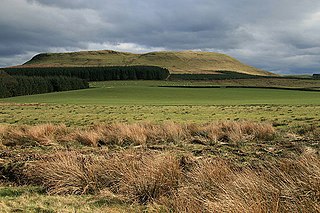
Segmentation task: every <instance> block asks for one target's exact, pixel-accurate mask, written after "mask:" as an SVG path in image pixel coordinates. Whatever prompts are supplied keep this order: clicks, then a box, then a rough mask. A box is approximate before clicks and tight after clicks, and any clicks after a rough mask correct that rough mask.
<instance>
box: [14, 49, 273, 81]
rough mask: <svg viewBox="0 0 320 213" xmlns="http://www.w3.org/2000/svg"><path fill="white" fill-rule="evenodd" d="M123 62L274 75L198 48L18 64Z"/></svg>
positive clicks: (42, 58) (46, 56)
mask: <svg viewBox="0 0 320 213" xmlns="http://www.w3.org/2000/svg"><path fill="white" fill-rule="evenodd" d="M126 65H152V66H160V67H164V68H167V69H169V71H170V72H171V73H201V74H207V73H211V74H212V73H215V71H218V70H227V71H235V72H241V73H247V74H252V75H268V76H270V75H275V74H273V73H270V72H267V71H264V70H260V69H257V68H255V67H251V66H248V65H246V64H243V63H241V62H240V61H238V60H236V59H234V58H232V57H230V56H228V55H225V54H220V53H213V52H198V51H181V52H175V51H162V52H150V53H145V54H133V53H128V52H117V51H112V50H101V51H81V52H72V53H42V54H38V55H36V56H34V57H33V58H32V59H31V60H30V61H28V62H26V63H25V64H23V65H21V66H19V67H50V66H55V67H56V66H126Z"/></svg>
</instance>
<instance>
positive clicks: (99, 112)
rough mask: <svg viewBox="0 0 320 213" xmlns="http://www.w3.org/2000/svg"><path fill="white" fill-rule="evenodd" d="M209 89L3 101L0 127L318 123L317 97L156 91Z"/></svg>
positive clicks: (119, 88)
mask: <svg viewBox="0 0 320 213" xmlns="http://www.w3.org/2000/svg"><path fill="white" fill-rule="evenodd" d="M209 84H210V85H212V83H203V82H202V83H190V82H159V81H118V82H116V81H113V82H95V83H91V86H92V88H90V89H86V90H78V91H68V92H59V93H50V94H41V95H32V96H21V97H14V98H7V99H1V100H0V102H1V103H0V109H1V114H0V123H2V124H38V123H65V124H67V125H69V126H70V125H71V126H73V125H80V126H86V125H92V124H95V123H112V122H129V123H133V122H140V121H153V122H163V121H168V120H172V121H177V122H195V123H205V122H211V121H218V120H253V121H268V122H272V123H274V125H275V126H282V127H287V126H301V125H305V124H316V125H318V124H319V115H320V113H319V112H320V93H319V92H308V91H291V90H274V89H242V88H162V87H157V86H159V85H162V86H163V85H209ZM215 85H216V84H215Z"/></svg>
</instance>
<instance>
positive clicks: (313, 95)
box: [1, 81, 320, 106]
mask: <svg viewBox="0 0 320 213" xmlns="http://www.w3.org/2000/svg"><path fill="white" fill-rule="evenodd" d="M162 84H163V83H162V82H155V81H131V82H130V81H127V82H126V81H124V82H100V83H93V84H92V86H93V88H90V89H85V90H77V91H68V92H59V93H50V94H41V95H32V96H22V97H14V98H8V99H3V100H1V101H2V102H14V103H55V104H98V105H142V106H144V105H248V104H250V105H252V104H287V105H297V104H299V105H301V104H320V93H319V92H310V91H291V90H281V89H279V90H275V89H255V88H168V87H158V85H162ZM165 84H170V83H165Z"/></svg>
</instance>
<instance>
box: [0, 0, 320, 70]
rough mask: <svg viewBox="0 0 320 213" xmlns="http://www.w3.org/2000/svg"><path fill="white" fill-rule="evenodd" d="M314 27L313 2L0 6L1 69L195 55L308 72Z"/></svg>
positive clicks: (314, 53)
mask: <svg viewBox="0 0 320 213" xmlns="http://www.w3.org/2000/svg"><path fill="white" fill-rule="evenodd" d="M319 23H320V2H319V1H318V0H308V1H298V0H269V1H256V0H227V1H226V0H175V1H172V0H148V1H147V0H135V1H132V0H108V1H103V0H91V1H86V0H72V1H68V0H2V3H1V7H0V29H1V31H0V42H1V43H0V66H7V65H13V64H16V63H22V62H23V61H22V60H25V58H28V57H31V56H32V54H35V53H38V52H46V51H74V50H85V49H116V50H122V51H134V52H145V51H153V50H163V49H168V50H183V49H197V50H198V49H201V50H207V51H219V52H223V53H227V54H230V55H232V56H235V57H237V58H238V59H240V60H242V61H244V62H247V63H249V64H251V65H254V66H257V67H260V68H264V69H267V70H271V71H277V72H281V71H282V72H287V73H290V72H297V73H298V72H310V71H315V70H316V69H317V67H320V48H319V47H320V39H319V36H318V35H319V34H320V24H319ZM15 59H16V60H15ZM319 69H320V68H319Z"/></svg>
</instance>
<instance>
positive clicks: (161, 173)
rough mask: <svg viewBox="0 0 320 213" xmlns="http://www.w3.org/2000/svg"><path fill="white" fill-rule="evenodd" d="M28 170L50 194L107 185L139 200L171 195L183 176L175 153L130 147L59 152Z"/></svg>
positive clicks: (91, 190)
mask: <svg viewBox="0 0 320 213" xmlns="http://www.w3.org/2000/svg"><path fill="white" fill-rule="evenodd" d="M25 171H26V176H27V177H29V179H30V180H31V181H32V182H33V183H36V184H41V185H43V186H44V187H45V188H46V189H47V190H48V192H49V193H50V194H88V193H90V194H92V193H97V192H98V191H100V190H103V189H107V188H108V189H110V190H111V191H112V192H113V193H118V194H123V195H125V197H126V199H127V200H129V201H136V202H139V203H147V202H149V201H153V200H156V199H157V198H159V197H161V196H167V195H169V194H170V193H171V191H172V190H174V189H176V188H177V187H178V186H179V183H180V180H181V178H182V170H181V169H180V166H179V161H178V159H177V158H175V157H174V155H172V154H170V153H157V154H156V153H138V152H136V151H130V150H129V151H124V152H120V153H117V154H113V155H111V156H100V157H96V156H91V155H83V154H80V153H77V152H57V153H55V154H53V155H52V156H50V157H48V158H46V159H43V160H40V161H38V162H35V163H33V164H30V165H28V166H27V169H26V170H25Z"/></svg>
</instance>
